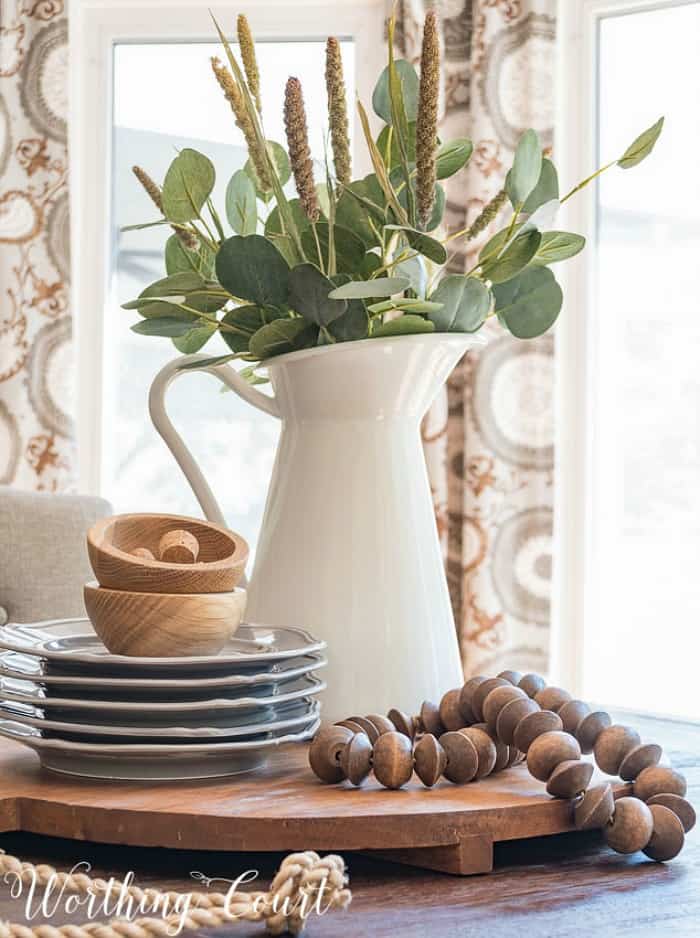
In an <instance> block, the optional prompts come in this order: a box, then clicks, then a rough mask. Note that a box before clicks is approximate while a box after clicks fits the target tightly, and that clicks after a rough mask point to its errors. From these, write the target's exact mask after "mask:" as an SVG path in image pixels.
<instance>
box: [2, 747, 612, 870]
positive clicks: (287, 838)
mask: <svg viewBox="0 0 700 938" xmlns="http://www.w3.org/2000/svg"><path fill="white" fill-rule="evenodd" d="M598 780H599V781H600V777H599V779H598ZM592 784H595V778H594V780H593V782H592ZM614 788H615V795H616V797H620V796H621V795H623V794H628V793H629V789H630V786H629V785H625V784H621V783H616V784H615V786H614ZM0 830H1V831H27V832H31V833H37V834H48V835H52V836H56V837H68V838H72V839H77V840H93V841H99V842H103V843H113V844H130V845H133V846H148V847H152V846H157V847H173V848H182V849H191V850H231V851H268V850H270V851H295V850H319V851H324V852H328V851H343V850H361V851H371V852H372V853H374V854H375V855H381V856H383V857H385V858H387V859H391V860H395V861H398V862H403V863H410V864H413V865H415V866H421V867H425V868H427V869H436V870H442V871H444V872H447V873H456V874H461V875H466V874H469V873H485V872H488V871H490V870H491V869H492V866H493V844H494V842H497V841H503V840H518V839H521V838H524V837H538V836H542V835H545V834H559V833H562V832H564V831H570V830H573V825H572V819H571V803H570V802H567V801H560V800H557V799H554V798H550V797H549V795H547V794H546V792H545V790H544V785H543V784H542V783H541V782H538V781H536V780H535V779H533V778H532V777H531V776H530V774H529V773H528V771H527V768H526V767H525V766H524V765H520V766H517V767H515V768H512V769H507V770H506V771H504V772H500V773H499V774H498V775H495V776H492V777H490V778H486V779H482V780H481V781H479V782H478V783H476V784H470V785H463V786H457V785H452V784H450V783H449V782H445V781H442V782H440V783H439V784H438V785H437V786H436V787H435V788H434V789H432V790H430V791H428V790H426V789H425V788H424V787H423V786H422V785H421V784H420V782H418V781H411V782H410V783H409V785H408V786H407V787H406V788H405V789H402V790H401V791H387V790H386V789H384V788H382V787H381V786H380V785H378V784H377V783H376V782H375V781H374V780H369V781H368V782H366V783H365V785H364V786H363V787H362V789H353V788H351V787H350V786H349V784H348V783H344V784H341V785H334V786H329V785H323V784H321V783H320V782H318V781H317V780H316V778H315V776H314V775H313V774H312V773H311V770H310V769H309V767H308V764H307V761H306V747H305V746H298V747H288V748H287V749H286V750H278V751H276V752H275V753H274V754H273V755H272V756H271V757H270V759H269V762H268V763H267V765H266V766H265V767H263V768H261V769H258V770H256V771H255V772H251V773H250V774H246V775H240V776H233V777H231V778H228V779H223V780H222V779H217V780H212V781H197V782H177V783H175V782H139V783H134V782H104V781H98V780H91V779H76V778H73V777H68V776H65V777H64V776H61V775H58V774H54V773H51V772H48V771H46V770H44V769H42V768H41V766H40V765H39V760H38V759H37V757H36V755H35V754H34V753H33V752H30V751H29V750H27V749H26V748H24V747H23V746H21V745H19V744H18V743H15V742H12V741H10V740H0Z"/></svg>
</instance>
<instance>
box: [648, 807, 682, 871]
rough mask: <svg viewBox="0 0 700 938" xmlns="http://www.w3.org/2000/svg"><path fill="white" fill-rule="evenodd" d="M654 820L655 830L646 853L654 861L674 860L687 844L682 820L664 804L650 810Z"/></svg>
mask: <svg viewBox="0 0 700 938" xmlns="http://www.w3.org/2000/svg"><path fill="white" fill-rule="evenodd" d="M649 810H650V811H651V814H652V817H653V819H654V829H653V830H652V832H651V837H650V838H649V841H648V843H647V845H646V846H645V847H644V848H643V850H644V853H645V854H646V855H647V856H648V857H651V859H652V860H659V862H661V863H663V862H664V861H665V860H672V859H673V858H674V857H677V856H678V854H679V853H680V852H681V850H682V849H683V844H684V843H685V833H684V831H683V825H682V824H681V822H680V819H679V818H678V817H677V816H676V815H675V814H674V813H673V811H671V810H670V808H665V807H664V806H663V805H662V804H653V805H651V807H650V808H649Z"/></svg>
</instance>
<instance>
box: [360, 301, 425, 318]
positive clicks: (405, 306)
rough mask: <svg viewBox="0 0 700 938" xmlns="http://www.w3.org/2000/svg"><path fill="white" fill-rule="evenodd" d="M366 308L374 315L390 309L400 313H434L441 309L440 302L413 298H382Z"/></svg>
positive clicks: (387, 311)
mask: <svg viewBox="0 0 700 938" xmlns="http://www.w3.org/2000/svg"><path fill="white" fill-rule="evenodd" d="M367 309H368V310H369V312H370V313H374V314H375V315H376V314H377V313H389V312H391V311H392V310H398V311H399V312H402V313H436V312H437V311H438V310H440V309H442V303H435V302H433V301H432V300H414V299H406V300H404V299H397V300H382V302H381V303H373V304H372V305H371V306H368V307H367Z"/></svg>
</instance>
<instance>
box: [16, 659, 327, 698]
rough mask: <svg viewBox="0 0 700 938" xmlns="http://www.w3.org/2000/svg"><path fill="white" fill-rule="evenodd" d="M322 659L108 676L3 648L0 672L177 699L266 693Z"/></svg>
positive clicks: (97, 693)
mask: <svg viewBox="0 0 700 938" xmlns="http://www.w3.org/2000/svg"><path fill="white" fill-rule="evenodd" d="M327 663H328V662H327V660H326V658H323V657H322V656H320V655H304V656H302V657H299V658H287V659H285V660H284V661H279V662H277V663H276V664H273V665H271V666H270V667H269V668H268V669H267V670H262V669H261V668H253V669H250V670H248V671H245V672H243V673H236V674H223V675H222V674H217V675H215V676H210V675H208V674H207V672H201V671H199V670H197V669H196V668H192V669H191V671H190V672H189V673H188V674H187V675H182V676H173V675H172V674H169V675H166V676H164V675H163V674H162V672H161V673H156V674H153V675H149V674H147V673H144V674H142V673H140V672H137V673H138V676H132V675H131V674H129V673H127V674H125V675H123V676H121V675H120V676H110V675H108V674H105V675H102V674H93V675H88V674H86V673H85V670H84V669H83V671H82V672H81V673H78V674H73V673H69V672H68V669H60V668H59V667H57V666H56V665H55V664H54V662H51V661H44V660H42V659H41V658H33V657H32V656H31V655H24V654H18V653H17V652H14V651H6V652H5V653H4V654H2V655H0V675H2V676H4V677H10V678H15V679H16V680H20V681H33V682H34V683H36V684H41V685H45V686H46V687H48V688H54V687H56V688H60V689H61V690H62V691H63V692H66V691H70V693H74V694H81V695H83V694H85V695H88V694H89V695H90V696H91V697H102V698H104V697H105V696H106V697H109V696H112V695H115V694H119V696H120V697H123V698H125V699H127V700H133V699H134V698H136V697H139V696H141V697H143V698H144V699H149V700H150V699H152V698H155V699H157V698H158V697H159V696H160V697H162V698H163V699H167V700H172V699H173V692H174V693H175V694H176V695H177V698H178V699H179V700H185V699H190V698H201V697H202V696H205V697H206V696H210V695H211V692H212V691H213V690H215V691H216V692H217V693H218V692H219V691H222V690H226V691H228V692H230V693H234V692H235V691H236V689H238V690H240V691H241V692H243V693H246V694H254V695H256V696H257V693H258V692H261V693H265V694H267V693H271V692H272V690H273V689H274V685H275V684H277V683H279V682H280V681H287V680H291V679H292V678H295V677H301V676H302V675H303V674H308V673H309V672H310V671H315V670H316V669H317V668H322V667H324V666H325V665H326V664H327Z"/></svg>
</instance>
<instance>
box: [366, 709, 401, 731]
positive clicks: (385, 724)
mask: <svg viewBox="0 0 700 938" xmlns="http://www.w3.org/2000/svg"><path fill="white" fill-rule="evenodd" d="M366 719H368V720H369V722H370V723H371V724H372V726H374V727H376V729H377V732H378V733H379V735H380V736H381V735H382V733H393V732H394V731H395V730H396V727H395V726H394V724H393V723H392V722H391V720H390V719H389V718H388V717H385V716H382V715H381V713H368V714H367V717H366Z"/></svg>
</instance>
